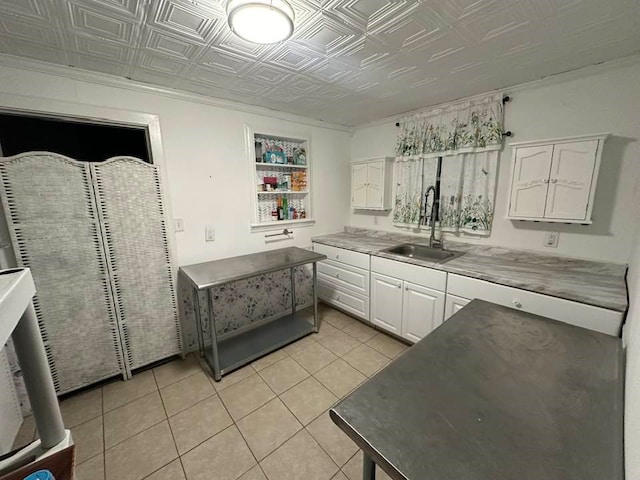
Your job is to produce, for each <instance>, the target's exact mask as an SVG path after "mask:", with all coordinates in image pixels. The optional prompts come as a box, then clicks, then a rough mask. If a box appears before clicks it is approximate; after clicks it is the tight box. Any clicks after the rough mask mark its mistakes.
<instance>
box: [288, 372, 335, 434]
mask: <svg viewBox="0 0 640 480" xmlns="http://www.w3.org/2000/svg"><path fill="white" fill-rule="evenodd" d="M280 400H282V401H283V402H284V403H285V405H286V406H287V407H288V408H289V410H291V411H292V412H293V414H294V415H295V416H296V418H297V419H298V420H299V421H300V423H302V424H303V425H307V424H308V423H309V422H311V421H312V420H313V419H314V418H316V417H317V416H318V415H320V414H321V413H323V412H324V411H325V410H327V409H328V408H329V407H331V406H332V405H333V404H334V403H336V402H337V401H338V397H336V396H335V395H334V394H333V393H331V392H330V391H329V390H327V389H326V388H325V387H324V385H322V384H321V383H320V382H319V381H318V380H316V379H315V378H314V377H309V378H307V379H306V380H303V381H302V382H300V383H299V384H298V385H296V386H295V387H293V388H290V389H289V390H287V391H286V392H284V393H283V394H282V395H280Z"/></svg>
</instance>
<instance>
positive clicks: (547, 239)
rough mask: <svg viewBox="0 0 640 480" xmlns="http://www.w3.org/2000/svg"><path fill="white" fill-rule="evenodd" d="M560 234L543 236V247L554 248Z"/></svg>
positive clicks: (548, 233)
mask: <svg viewBox="0 0 640 480" xmlns="http://www.w3.org/2000/svg"><path fill="white" fill-rule="evenodd" d="M559 238H560V234H559V233H558V232H547V233H545V234H544V246H545V247H552V248H556V247H557V246H558V240H559Z"/></svg>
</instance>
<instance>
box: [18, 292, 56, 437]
mask: <svg viewBox="0 0 640 480" xmlns="http://www.w3.org/2000/svg"><path fill="white" fill-rule="evenodd" d="M13 343H14V345H15V347H16V355H17V356H18V361H19V362H20V367H21V368H22V373H23V375H24V383H25V386H26V387H27V393H28V394H29V401H30V402H31V407H32V408H33V416H34V418H35V420H36V425H37V427H38V434H39V435H40V439H41V442H42V447H43V448H45V449H47V448H52V447H54V446H56V445H58V444H59V443H60V442H62V441H63V440H64V438H65V431H64V424H63V423H62V414H61V413H60V407H59V406H58V399H57V398H56V391H55V388H54V386H53V379H52V378H51V373H50V371H49V363H48V362H47V355H46V352H45V350H44V344H43V343H42V335H41V334H40V329H39V328H38V320H37V317H36V311H35V309H34V308H33V304H29V306H28V307H27V309H26V310H25V312H24V313H23V314H22V317H21V318H20V321H19V322H18V324H17V325H16V328H15V330H14V331H13Z"/></svg>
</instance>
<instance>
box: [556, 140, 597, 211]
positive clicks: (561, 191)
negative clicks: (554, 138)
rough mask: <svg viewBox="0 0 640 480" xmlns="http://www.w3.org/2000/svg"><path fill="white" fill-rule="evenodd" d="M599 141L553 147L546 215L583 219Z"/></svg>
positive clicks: (561, 144) (562, 144)
mask: <svg viewBox="0 0 640 480" xmlns="http://www.w3.org/2000/svg"><path fill="white" fill-rule="evenodd" d="M597 150H598V140H589V141H585V142H572V143H560V144H556V145H555V146H554V149H553V161H552V162H551V175H550V179H549V192H548V194H547V202H546V208H545V212H544V216H545V218H559V219H567V220H584V219H585V218H586V217H587V206H588V204H589V194H590V193H591V180H592V179H593V173H594V168H595V164H596V151H597Z"/></svg>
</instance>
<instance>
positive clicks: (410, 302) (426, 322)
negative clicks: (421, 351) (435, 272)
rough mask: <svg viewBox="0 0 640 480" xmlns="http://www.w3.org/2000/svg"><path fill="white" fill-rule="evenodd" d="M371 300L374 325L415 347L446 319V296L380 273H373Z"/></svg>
mask: <svg viewBox="0 0 640 480" xmlns="http://www.w3.org/2000/svg"><path fill="white" fill-rule="evenodd" d="M371 298H372V300H371V302H372V303H371V322H372V323H373V324H374V325H377V326H379V327H380V328H383V329H385V330H387V331H388V332H390V333H393V334H395V335H398V336H401V337H403V338H405V339H407V340H409V341H411V342H414V343H415V342H417V341H419V340H420V339H421V338H423V337H424V336H426V335H427V334H428V333H430V332H431V331H433V330H434V329H435V328H436V327H438V326H439V325H440V324H441V323H442V319H443V317H444V307H445V294H444V292H440V291H438V290H434V289H431V288H428V287H424V286H422V285H416V284H414V283H411V282H408V281H405V280H400V279H397V278H393V277H389V276H387V275H382V274H380V273H371Z"/></svg>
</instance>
